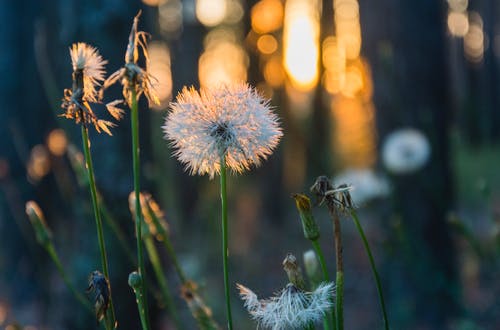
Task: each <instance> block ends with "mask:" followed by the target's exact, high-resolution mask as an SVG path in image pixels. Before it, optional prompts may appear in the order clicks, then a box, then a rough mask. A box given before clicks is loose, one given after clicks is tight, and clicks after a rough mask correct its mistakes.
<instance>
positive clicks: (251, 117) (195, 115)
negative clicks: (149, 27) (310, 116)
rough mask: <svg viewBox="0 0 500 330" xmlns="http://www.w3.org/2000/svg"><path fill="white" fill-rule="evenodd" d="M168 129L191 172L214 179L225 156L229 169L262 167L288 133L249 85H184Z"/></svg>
mask: <svg viewBox="0 0 500 330" xmlns="http://www.w3.org/2000/svg"><path fill="white" fill-rule="evenodd" d="M163 129H164V132H165V137H166V139H168V140H170V142H171V145H172V147H173V148H174V149H176V150H175V153H174V155H175V156H176V157H177V159H178V160H179V161H180V162H181V163H183V164H185V165H186V170H187V171H189V173H190V174H191V175H193V174H199V175H204V174H208V175H209V176H210V178H211V179H212V178H213V177H214V176H215V174H217V173H219V171H220V161H221V158H222V156H223V155H224V156H225V159H226V165H227V167H228V168H229V169H231V170H232V171H233V172H237V173H241V172H243V171H244V170H248V169H250V167H251V166H259V165H260V163H261V161H262V160H264V159H266V158H267V156H269V155H270V154H271V153H272V152H273V150H274V149H275V148H276V146H277V145H278V143H279V140H280V138H281V137H282V135H283V133H282V131H281V128H280V127H279V120H278V117H277V116H276V114H274V113H273V111H272V109H271V107H270V105H269V101H268V100H265V99H263V98H262V97H261V96H260V95H259V94H258V92H257V91H256V90H255V89H254V88H252V87H250V86H249V85H248V84H245V83H240V84H234V85H223V86H220V87H217V88H208V89H201V90H200V91H197V90H195V89H194V88H193V87H191V88H186V87H185V88H184V89H183V90H182V92H180V93H179V95H177V99H176V102H173V103H171V104H170V112H169V113H168V115H167V118H166V120H165V125H164V126H163Z"/></svg>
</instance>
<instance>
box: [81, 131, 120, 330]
mask: <svg viewBox="0 0 500 330" xmlns="http://www.w3.org/2000/svg"><path fill="white" fill-rule="evenodd" d="M82 144H83V152H84V155H85V164H86V167H87V175H88V179H89V187H90V195H91V197H92V205H93V207H94V218H95V223H96V227H97V238H98V241H99V250H100V252H101V264H102V270H103V272H104V276H106V278H107V279H108V281H109V280H110V277H109V271H108V257H107V254H106V244H105V242H104V234H103V230H102V220H101V212H100V209H99V201H98V198H97V188H96V185H95V178H94V166H93V164H92V156H91V154H90V140H89V135H88V130H87V127H86V126H85V125H82ZM109 300H110V307H111V308H110V309H111V321H112V327H115V326H116V318H115V308H114V306H113V299H112V298H111V294H110V299H109Z"/></svg>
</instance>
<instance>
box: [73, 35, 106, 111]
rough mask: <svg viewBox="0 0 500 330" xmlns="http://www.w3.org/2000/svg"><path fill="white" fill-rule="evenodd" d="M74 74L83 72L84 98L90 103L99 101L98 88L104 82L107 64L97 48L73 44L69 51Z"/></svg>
mask: <svg viewBox="0 0 500 330" xmlns="http://www.w3.org/2000/svg"><path fill="white" fill-rule="evenodd" d="M69 53H70V55H71V63H72V64H73V72H76V71H79V70H81V71H83V76H84V78H83V84H84V85H83V90H84V98H85V100H86V101H88V102H96V101H97V89H96V88H97V87H98V86H100V82H101V81H104V76H105V74H106V71H105V70H104V65H105V64H106V63H107V61H105V60H104V59H103V58H102V56H101V55H99V51H98V50H97V48H95V47H92V46H90V45H88V44H86V43H84V42H79V43H76V44H73V45H72V46H71V48H70V49H69Z"/></svg>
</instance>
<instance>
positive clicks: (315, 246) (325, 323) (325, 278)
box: [311, 240, 337, 329]
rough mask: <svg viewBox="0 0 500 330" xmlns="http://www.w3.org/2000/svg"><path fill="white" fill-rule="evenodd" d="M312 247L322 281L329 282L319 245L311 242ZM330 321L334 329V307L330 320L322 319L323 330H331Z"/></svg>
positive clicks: (327, 318) (326, 316) (328, 318)
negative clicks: (319, 266) (319, 267)
mask: <svg viewBox="0 0 500 330" xmlns="http://www.w3.org/2000/svg"><path fill="white" fill-rule="evenodd" d="M311 243H312V246H313V249H314V251H315V252H316V255H317V256H318V258H319V264H320V265H321V270H322V272H323V281H325V282H330V275H329V274H328V269H327V268H326V261H325V256H324V255H323V250H322V249H321V246H320V245H319V241H318V240H311ZM332 320H333V328H335V324H336V322H337V321H336V317H335V307H333V308H332V313H331V319H330V317H328V315H325V317H324V318H323V328H324V329H332Z"/></svg>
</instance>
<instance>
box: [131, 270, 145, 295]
mask: <svg viewBox="0 0 500 330" xmlns="http://www.w3.org/2000/svg"><path fill="white" fill-rule="evenodd" d="M128 285H129V286H130V287H131V288H132V289H134V291H136V290H139V289H140V288H141V285H142V276H141V274H139V273H138V272H136V271H133V272H132V273H130V274H129V275H128Z"/></svg>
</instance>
